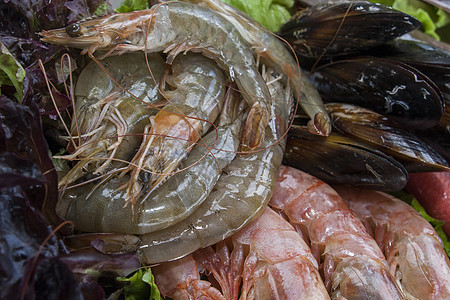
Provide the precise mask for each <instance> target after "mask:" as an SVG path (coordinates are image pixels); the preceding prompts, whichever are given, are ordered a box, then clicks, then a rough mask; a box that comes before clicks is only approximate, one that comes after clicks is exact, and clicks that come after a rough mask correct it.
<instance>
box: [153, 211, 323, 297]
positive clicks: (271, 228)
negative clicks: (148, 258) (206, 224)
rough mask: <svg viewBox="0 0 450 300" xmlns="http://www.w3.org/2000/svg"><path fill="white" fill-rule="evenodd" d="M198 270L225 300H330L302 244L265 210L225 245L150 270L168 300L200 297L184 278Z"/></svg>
mask: <svg viewBox="0 0 450 300" xmlns="http://www.w3.org/2000/svg"><path fill="white" fill-rule="evenodd" d="M269 240H270V242H269ZM180 265H184V266H188V265H190V266H191V267H190V268H180ZM199 270H200V271H202V273H206V274H210V275H209V276H210V277H214V281H213V282H218V284H219V286H217V289H215V287H210V286H208V288H209V289H214V291H215V293H218V292H219V290H220V292H221V294H220V295H223V296H222V297H224V298H225V299H229V300H233V299H238V298H239V299H298V298H299V297H300V295H301V298H302V299H330V297H329V296H328V292H327V290H326V288H325V286H324V284H323V281H322V279H321V278H320V274H319V271H318V265H317V261H316V260H315V258H314V257H313V255H312V254H311V250H310V249H309V247H308V245H307V244H306V243H305V242H304V241H303V239H302V238H301V236H300V235H299V234H298V233H297V232H296V231H295V230H294V228H293V227H292V226H291V225H290V224H289V223H288V222H287V221H286V220H284V219H283V218H282V217H281V216H280V215H278V214H277V213H275V212H274V211H273V210H271V209H270V208H268V207H267V208H266V209H265V210H264V212H263V213H262V214H261V215H260V216H259V217H258V218H256V219H255V220H254V221H252V222H251V223H249V224H248V225H246V226H245V227H244V228H243V229H241V230H240V231H238V232H237V233H235V234H233V235H232V236H231V237H229V238H228V239H226V240H225V241H221V242H220V243H218V244H216V245H214V246H210V247H207V248H205V249H200V250H197V251H196V252H194V253H193V254H192V255H189V256H188V257H185V258H182V259H180V260H176V261H172V262H166V263H162V264H161V265H159V266H158V267H155V268H153V269H152V271H153V273H154V275H155V281H156V283H157V284H158V286H159V287H160V288H161V287H162V289H161V292H162V293H163V295H164V296H170V297H172V298H173V299H183V298H182V297H179V296H178V295H180V294H182V295H183V296H184V295H191V296H195V295H197V294H198V293H200V291H201V288H202V285H199V284H198V280H195V281H194V280H191V279H190V278H192V277H194V278H200V276H199V275H198V274H199ZM180 279H183V283H184V284H182V285H180V284H179V281H182V280H180Z"/></svg>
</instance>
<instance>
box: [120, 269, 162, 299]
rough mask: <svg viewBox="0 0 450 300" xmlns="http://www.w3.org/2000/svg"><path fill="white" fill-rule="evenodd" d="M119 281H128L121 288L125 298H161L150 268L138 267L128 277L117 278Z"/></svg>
mask: <svg viewBox="0 0 450 300" xmlns="http://www.w3.org/2000/svg"><path fill="white" fill-rule="evenodd" d="M119 281H123V282H128V283H129V284H128V285H126V286H125V287H124V289H123V294H124V296H125V300H140V299H142V300H143V299H149V300H163V299H164V298H162V296H161V294H160V293H159V290H158V287H157V286H156V284H155V277H154V276H153V274H152V271H151V269H150V268H148V269H139V270H138V271H137V272H136V273H135V274H134V275H133V276H132V277H130V278H119Z"/></svg>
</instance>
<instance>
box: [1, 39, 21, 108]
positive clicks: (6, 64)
mask: <svg viewBox="0 0 450 300" xmlns="http://www.w3.org/2000/svg"><path fill="white" fill-rule="evenodd" d="M24 79H25V70H24V68H23V67H22V66H21V65H20V63H18V62H17V60H16V59H15V58H14V57H13V56H12V55H11V53H10V52H9V50H8V49H7V48H6V47H5V46H4V45H3V44H2V43H0V95H1V88H2V86H13V87H14V88H15V90H16V92H15V93H14V96H15V97H16V99H17V101H18V102H21V101H22V96H23V81H24Z"/></svg>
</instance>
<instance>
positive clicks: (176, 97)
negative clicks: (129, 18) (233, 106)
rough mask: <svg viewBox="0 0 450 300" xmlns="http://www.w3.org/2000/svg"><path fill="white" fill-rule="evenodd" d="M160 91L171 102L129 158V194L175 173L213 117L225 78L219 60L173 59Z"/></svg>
mask: <svg viewBox="0 0 450 300" xmlns="http://www.w3.org/2000/svg"><path fill="white" fill-rule="evenodd" d="M172 71H173V73H172V74H171V75H169V76H168V77H167V78H166V82H167V83H168V84H169V85H171V86H172V87H173V88H174V89H173V90H168V91H165V92H164V93H163V94H164V96H165V98H166V99H169V101H170V104H168V105H166V106H165V107H163V108H162V109H161V110H160V111H159V112H158V113H157V114H156V116H152V117H150V124H148V125H147V127H146V129H145V131H146V133H145V134H144V138H143V141H142V143H141V147H140V148H139V150H138V151H137V153H136V154H135V156H134V157H133V159H132V160H131V162H130V164H129V167H128V169H127V170H125V173H126V172H128V171H129V172H130V173H131V174H130V181H129V183H128V185H127V198H128V199H130V202H131V203H132V204H133V205H134V203H135V199H139V198H140V196H141V195H142V194H144V193H146V192H148V191H151V190H153V189H155V188H157V187H158V185H159V184H160V183H161V182H163V181H164V180H165V179H166V178H167V177H168V176H169V175H171V174H172V173H173V171H174V170H175V168H177V167H178V165H179V164H180V162H181V161H182V160H183V159H184V158H185V157H186V156H187V155H188V153H189V151H190V150H191V149H192V147H194V145H195V143H196V142H197V141H198V140H199V139H200V137H201V136H203V135H204V134H205V133H206V132H207V131H208V130H209V128H210V125H211V124H212V123H213V122H215V120H216V119H217V117H218V115H219V112H220V110H221V109H222V104H223V101H224V99H225V85H226V79H225V76H224V74H223V72H222V70H221V69H220V68H219V67H218V66H217V64H216V63H215V62H214V61H212V60H210V59H208V58H206V57H204V56H202V55H199V54H195V53H188V54H187V55H184V56H179V57H177V58H176V59H175V61H174V62H173V66H172Z"/></svg>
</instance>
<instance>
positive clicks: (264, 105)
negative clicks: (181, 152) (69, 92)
mask: <svg viewBox="0 0 450 300" xmlns="http://www.w3.org/2000/svg"><path fill="white" fill-rule="evenodd" d="M77 25H78V27H76V28H79V29H80V30H77V32H73V31H72V30H73V28H74V27H73V26H71V27H70V28H68V29H55V30H49V31H43V32H41V33H40V35H41V36H43V38H42V40H43V41H45V42H49V43H54V44H63V45H68V46H71V47H76V48H81V49H83V51H82V54H85V53H89V54H90V55H92V54H93V53H94V52H95V51H97V50H98V51H106V54H105V56H107V55H113V54H122V53H125V52H127V51H147V52H159V51H164V52H166V53H168V58H167V59H168V62H169V63H171V62H172V61H173V60H174V58H175V56H176V55H178V54H179V53H181V52H186V51H188V50H191V51H197V52H202V53H203V54H205V55H206V56H208V57H211V58H214V59H216V60H217V62H218V63H219V64H220V66H221V67H222V68H223V69H224V70H225V71H226V72H227V73H228V74H229V76H230V77H231V78H232V79H233V80H234V81H235V82H236V84H237V86H238V88H239V90H240V91H241V93H242V95H243V97H244V98H245V100H246V101H247V102H248V105H249V107H250V111H249V114H248V116H247V119H246V121H245V124H244V132H243V134H242V136H243V138H242V141H241V144H242V146H241V147H242V149H243V150H248V149H255V148H256V147H258V146H259V145H260V144H261V142H262V141H263V139H264V133H265V128H266V126H267V124H268V122H269V115H270V103H271V101H272V99H271V96H270V93H269V90H268V88H267V85H266V83H265V81H264V79H263V78H262V76H261V74H260V73H259V71H258V69H257V66H256V62H255V59H254V57H253V53H252V52H251V50H250V49H249V47H248V45H247V44H246V42H245V41H244V40H243V38H242V37H241V35H240V33H239V32H238V30H236V28H235V27H234V26H233V24H231V23H230V22H228V21H227V20H226V19H225V18H224V17H223V16H221V15H220V14H218V13H216V12H214V11H213V10H211V9H209V8H205V7H201V6H199V5H194V4H189V3H180V2H167V3H163V4H160V5H155V6H153V7H152V8H150V9H148V10H141V11H135V12H130V13H122V14H115V15H111V16H106V17H103V18H98V19H95V20H89V21H85V22H81V23H79V24H77Z"/></svg>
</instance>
